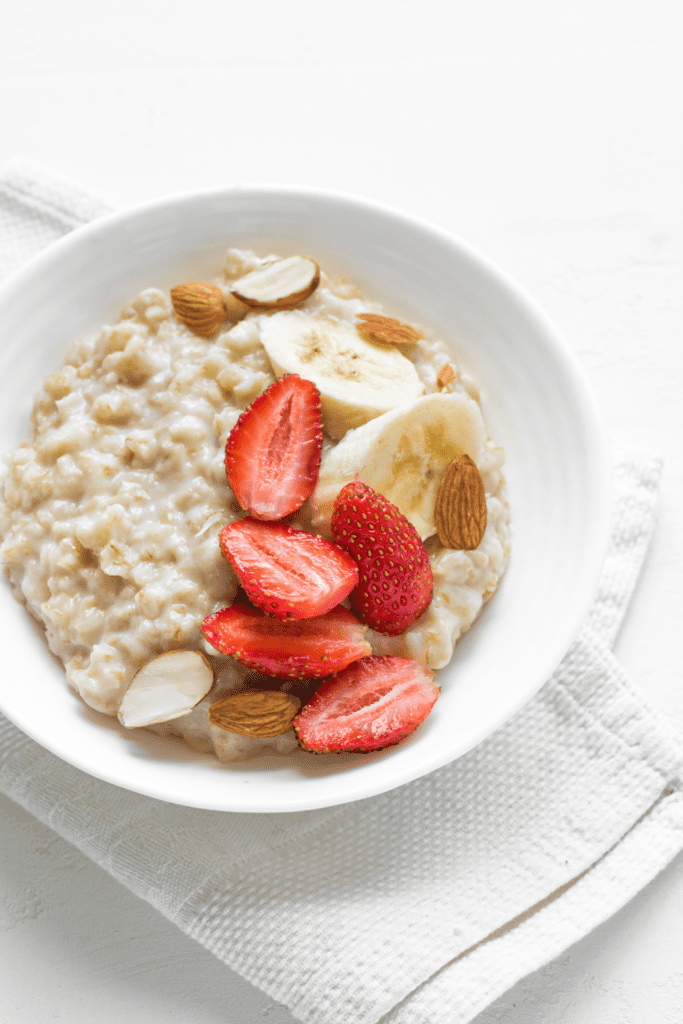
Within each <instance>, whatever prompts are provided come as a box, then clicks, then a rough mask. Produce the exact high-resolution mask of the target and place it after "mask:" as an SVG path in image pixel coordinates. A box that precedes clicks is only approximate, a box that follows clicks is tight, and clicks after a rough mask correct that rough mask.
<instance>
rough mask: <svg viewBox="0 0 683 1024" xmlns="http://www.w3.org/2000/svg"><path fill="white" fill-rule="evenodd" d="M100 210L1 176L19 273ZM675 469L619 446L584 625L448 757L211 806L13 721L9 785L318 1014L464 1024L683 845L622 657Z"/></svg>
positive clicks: (0, 225)
mask: <svg viewBox="0 0 683 1024" xmlns="http://www.w3.org/2000/svg"><path fill="white" fill-rule="evenodd" d="M104 211H105V207H103V206H102V204H100V203H98V202H96V201H95V200H93V199H91V198H90V197H88V196H84V195H83V194H82V193H80V192H79V191H78V190H77V189H75V188H73V187H71V186H68V185H65V184H64V183H62V182H59V181H56V180H55V179H53V178H50V177H47V176H46V175H45V174H43V173H42V172H39V171H36V170H35V169H33V168H30V167H23V168H22V167H15V168H13V169H11V170H8V171H7V172H6V173H5V174H4V176H0V267H1V268H2V271H4V272H5V273H7V272H9V271H10V270H12V269H13V268H14V267H16V266H18V265H20V264H21V262H22V261H23V260H26V259H28V258H29V257H30V256H32V255H33V254H34V253H36V252H37V251H39V250H40V249H41V248H42V247H43V246H44V245H46V244H48V243H49V242H50V241H53V240H54V239H56V238H58V237H59V236H60V235H62V234H63V233H64V232H66V231H68V230H70V229H72V228H73V227H75V226H77V225H78V224H80V223H83V222H85V221H87V220H88V219H90V218H92V217H94V216H97V215H98V214H100V213H102V212H104ZM659 474H660V464H659V461H658V460H656V459H653V458H651V457H650V456H649V455H647V454H642V453H636V454H634V453H633V452H623V453H618V454H617V455H616V456H615V511H614V526H613V535H612V545H611V549H610V552H609V555H608V558H607V561H606V564H605V568H604V572H603V576H602V580H601V584H600V588H599V593H598V595H597V598H596V600H595V603H594V606H593V608H592V610H591V613H590V615H589V617H588V619H587V622H586V624H585V626H584V629H583V631H582V633H581V636H580V637H579V639H578V640H577V641H576V642H575V643H574V645H573V646H572V648H571V649H570V651H569V652H568V653H567V655H566V657H565V658H564V660H563V662H562V664H561V666H560V667H559V668H558V670H557V671H556V672H555V673H554V675H553V676H552V678H551V679H549V680H548V682H547V683H546V684H545V686H544V687H543V689H542V690H541V691H540V692H539V694H538V695H537V696H536V697H535V698H534V699H533V700H532V701H531V702H530V703H529V704H527V706H526V707H525V708H523V709H522V711H520V712H519V713H518V714H517V715H516V716H515V717H514V718H513V719H512V720H511V721H509V722H508V723H507V724H506V725H505V726H503V727H502V728H500V729H499V730H498V731H497V732H496V733H495V734H494V735H493V736H491V737H490V738H489V739H488V740H486V741H485V742H484V743H482V744H480V746H479V747H477V748H476V749H475V750H473V751H471V752H470V753H469V754H467V755H466V756H464V757H462V758H461V759H460V760H458V761H456V762H455V763H454V764H451V765H447V766H446V767H444V768H441V769H439V770H438V771H435V772H433V773H432V774H430V775H428V776H426V777H425V778H422V779H419V780H417V781H416V782H412V783H409V784H408V785H405V786H403V787H401V788H399V789H397V790H394V791H392V792H390V793H386V794H383V795H381V796H377V797H372V798H370V799H367V800H363V801H360V802H357V803H353V804H349V805H344V806H342V807H335V808H331V809H327V810H317V811H308V812H301V813H294V814H264V815H252V814H231V813H218V812H209V811H201V810H195V809H189V808H183V807H178V806H175V805H171V804H166V803H162V802H160V801H156V800H152V799H149V798H147V797H143V796H138V795H136V794H134V793H128V792H126V791H124V790H121V789H119V788H117V787H115V786H111V785H109V784H107V783H104V782H100V781H98V780H96V779H93V778H90V777H88V776H87V775H84V774H83V773H82V772H80V771H78V770H77V769H76V768H72V767H71V766H69V765H68V764H66V763H64V762H63V761H61V760H60V759H59V758H57V757H55V756H54V755H52V754H50V753H48V752H47V751H45V750H43V749H42V748H41V747H39V746H38V745H37V744H36V743H34V742H33V741H32V740H30V739H28V738H27V737H26V736H24V735H23V734H22V733H21V732H20V731H19V730H18V729H16V728H15V727H14V726H13V725H12V724H11V723H10V722H8V721H7V720H6V719H3V718H2V717H1V716H0V790H2V791H3V792H4V793H6V794H7V795H8V796H9V797H11V798H12V799H13V800H15V801H17V802H18V803H20V804H22V805H23V806H24V807H25V808H26V809H28V810H29V811H31V812H32V813H33V814H34V815H35V816H36V817H38V818H39V819H40V820H41V821H43V822H45V823H47V824H49V825H50V826H52V828H53V829H54V830H55V831H56V832H58V833H59V834H60V835H61V836H63V837H64V838H66V839H68V840H69V841H70V842H72V843H73V844H74V845H76V846H77V847H78V848H79V849H81V850H82V851H83V852H84V853H86V854H87V855H88V856H89V857H91V858H92V859H93V860H94V861H96V862H97V863H98V864H100V865H101V866H103V867H104V868H106V869H107V870H108V871H109V872H110V873H111V874H112V875H113V876H114V877H115V878H118V879H119V880H120V881H121V882H123V884H124V885H126V886H128V887H129V888H130V889H131V890H132V891H133V892H136V893H137V894H138V895H140V896H141V897H142V898H143V899H145V900H147V901H148V902H149V903H151V904H152V905H153V906H155V907H156V908H157V909H158V910H160V911H161V912H162V913H163V914H165V915H166V916H167V917H168V918H169V919H170V920H172V921H175V923H176V924H177V925H178V927H180V928H181V929H182V930H183V931H184V932H185V933H186V934H188V935H190V936H192V937H193V938H195V939H197V940H198V941H199V942H201V943H203V945H205V946H206V947H207V948H208V949H210V950H211V951H212V952H213V953H215V954H216V956H218V957H220V958H221V959H222V960H223V961H224V962H225V963H226V964H229V965H230V966H231V967H232V968H234V969H235V970H236V971H239V972H240V973H241V974H242V975H243V976H244V977H245V978H247V979H248V980H249V981H251V982H252V983H253V984H255V985H258V986H260V987H261V988H262V989H264V990H265V991H266V992H267V993H268V994H269V995H270V996H271V997H273V998H274V999H277V1000H279V1001H280V1002H282V1003H284V1004H286V1005H287V1006H288V1007H289V1008H290V1010H291V1011H292V1013H293V1014H294V1015H295V1016H296V1017H298V1018H300V1019H301V1020H302V1021H310V1022H311V1024H350V1022H353V1024H375V1022H378V1021H380V1020H381V1021H382V1022H383V1024H465V1022H467V1021H471V1020H472V1018H473V1017H475V1016H476V1014H477V1013H479V1012H480V1011H481V1010H482V1009H484V1008H485V1007H486V1006H487V1005H488V1004H489V1003H491V1002H492V1001H493V1000H494V999H496V998H497V997H498V996H499V995H501V994H502V993H503V992H504V991H505V990H506V989H507V988H508V987H510V986H511V985H513V984H514V983H515V982H516V981H518V980H519V979H520V978H522V977H523V976H524V975H526V974H528V973H529V972H531V971H533V970H536V969H538V968H539V967H541V966H542V965H543V964H545V963H547V962H548V961H549V960H551V959H552V958H553V957H556V956H557V955H558V954H560V953H561V952H562V951H563V950H564V949H566V948H567V947H568V946H569V945H571V944H572V943H573V942H576V941H577V940H578V939H580V938H581V937H582V936H584V935H586V934H587V933H588V932H589V931H590V930H591V929H593V928H594V927H595V926H596V925H598V924H599V923H600V922H602V921H604V920H605V919H606V918H608V917H609V916H610V915H611V914H613V913H614V912H615V911H616V910H618V909H619V908H620V907H622V906H623V905H624V904H625V903H626V902H627V901H628V900H629V899H630V898H631V897H632V896H633V895H634V894H635V893H636V892H637V891H638V890H639V889H641V888H642V887H643V886H644V885H645V884H646V883H647V882H648V881H649V880H650V879H651V878H653V877H654V875H655V874H656V873H657V872H658V871H660V870H661V869H662V868H663V867H664V866H665V865H666V864H667V863H668V862H669V861H670V860H671V859H672V857H673V856H674V855H675V854H676V853H677V852H678V851H679V850H680V849H681V848H683V787H682V786H681V781H680V777H679V772H680V768H681V764H682V763H683V739H682V738H681V737H680V736H679V735H678V734H677V733H676V732H675V730H674V729H673V727H672V726H671V725H670V724H669V723H668V722H667V721H666V720H665V718H664V716H663V715H662V714H661V713H660V712H659V711H657V710H656V709H655V708H654V707H652V706H651V705H650V704H649V703H648V702H647V701H646V700H645V698H644V697H643V695H642V694H641V693H640V692H639V690H638V689H637V688H636V687H634V686H633V685H632V684H631V683H630V682H629V680H628V679H627V678H626V677H625V675H624V672H623V671H622V669H621V667H620V666H619V664H618V662H617V661H616V660H615V658H614V656H613V655H612V653H611V651H610V647H611V646H612V644H613V643H614V640H615V637H616V634H617V631H618V629H619V626H620V624H621V621H622V617H623V615H624V612H625V609H626V606H627V604H628V600H629V597H630V595H631V592H632V590H633V587H634V586H635V582H636V579H637V576H638V572H639V569H640V566H641V563H642V560H643V558H644V555H645V552H646V549H647V545H648V542H649V538H650V534H651V530H652V526H653V520H654V515H655V506H656V501H657V487H658V480H659Z"/></svg>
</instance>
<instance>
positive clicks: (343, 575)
mask: <svg viewBox="0 0 683 1024" xmlns="http://www.w3.org/2000/svg"><path fill="white" fill-rule="evenodd" d="M319 279H320V272H319V268H318V265H317V264H316V263H315V261H313V260H310V259H309V258H307V257H291V258H289V259H287V260H279V261H276V262H275V263H271V264H267V265H265V266H264V267H262V268H260V269H258V270H256V271H254V272H252V273H250V274H248V275H246V277H244V278H243V279H242V280H241V281H238V282H237V283H236V284H235V285H234V287H233V288H232V290H231V292H230V293H229V294H227V295H226V294H224V293H223V292H222V291H221V290H220V289H218V288H216V287H215V286H211V285H204V284H202V283H201V282H189V283H188V284H186V285H180V286H178V287H177V288H175V289H173V290H172V299H173V304H174V309H175V311H176V314H177V316H178V317H179V319H180V320H181V321H182V322H183V323H184V324H185V325H186V326H187V327H189V329H190V330H192V331H194V332H195V333H197V334H200V335H202V336H205V337H208V336H210V335H211V334H212V333H213V332H215V331H216V330H217V329H218V327H219V326H220V325H221V324H222V323H223V322H224V321H225V320H226V319H229V318H232V319H236V318H238V317H241V316H244V315H245V311H248V310H249V309H261V310H269V311H275V315H274V316H273V318H272V319H270V320H268V321H267V324H266V326H265V327H264V328H263V332H262V333H263V344H264V346H265V348H266V351H267V352H268V355H269V357H270V359H271V362H272V363H273V366H274V368H275V370H276V373H278V374H279V379H278V380H276V382H275V383H274V384H272V385H271V386H270V387H269V388H268V389H267V390H266V391H265V392H264V393H263V394H261V395H260V396H259V397H258V398H256V399H255V401H253V402H252V404H251V405H250V406H249V407H248V408H247V409H246V411H245V412H243V413H242V415H241V416H240V417H239V419H238V420H237V423H236V424H235V426H234V428H233V429H232V431H231V433H230V436H229V438H228V441H227V444H226V448H225V469H226V472H227V476H228V481H229V483H230V487H231V488H232V491H233V492H234V494H235V497H236V499H237V501H238V502H239V505H240V506H241V508H242V510H243V511H244V513H245V515H244V516H243V517H242V518H239V519H237V520H236V521H234V522H232V523H230V524H229V525H228V526H225V527H224V528H223V529H222V530H221V531H220V537H219V542H220V548H221V551H222V553H223V555H224V557H225V558H226V560H227V561H228V563H229V564H230V566H231V567H232V569H233V571H234V573H235V574H236V576H237V578H238V581H239V584H240V586H241V588H242V594H241V595H239V596H238V598H237V600H236V602H235V603H233V604H232V606H230V607H227V608H223V609H221V610H219V611H217V612H215V613H214V614H212V615H210V616H208V617H207V618H206V619H204V621H203V623H202V634H203V636H204V638H205V640H206V641H207V642H208V643H209V644H210V645H211V646H212V647H213V648H214V649H215V650H216V651H218V652H220V653H221V654H223V655H227V656H229V657H231V658H234V659H235V660H236V661H239V662H241V663H242V664H243V665H246V666H248V667H249V668H250V669H254V670H257V671H258V672H260V673H262V674H264V675H266V676H269V677H273V679H274V680H283V679H284V680H297V681H298V680H302V679H303V680H314V681H315V682H316V685H317V689H316V690H315V692H314V694H313V696H312V697H311V698H310V699H309V700H308V701H307V703H305V704H304V706H303V707H301V701H300V700H299V698H298V697H296V696H293V695H292V694H287V693H283V692H282V691H278V690H275V689H273V690H270V689H262V690H251V691H247V692H239V693H231V694H228V695H226V696H223V697H222V698H220V699H219V700H217V701H216V702H215V703H214V704H213V705H212V706H211V707H210V709H209V716H208V717H209V723H210V728H212V729H218V730H224V731H225V732H228V733H230V732H232V733H237V734H240V735H243V736H251V737H261V738H266V737H273V736H278V735H282V734H283V733H285V732H287V731H289V730H291V729H292V728H293V730H294V733H295V735H296V738H297V740H298V742H299V745H300V747H302V748H303V749H304V750H308V751H313V752H316V753H327V752H332V751H334V752H340V751H356V752H366V751H372V750H379V749H382V748H384V747H387V746H391V745H393V744H395V743H398V742H400V741H401V740H402V739H403V738H404V737H406V736H407V735H409V734H410V733H411V732H413V731H414V730H415V729H416V728H417V726H418V725H420V724H421V723H422V722H423V721H424V719H425V718H426V717H427V715H428V714H429V713H430V711H431V709H432V707H433V706H434V704H435V702H436V700H437V697H438V695H439V686H438V684H437V683H436V682H435V680H434V673H433V672H432V671H430V670H429V669H426V668H424V667H423V666H422V664H420V662H419V661H417V660H415V659H412V658H401V657H392V656H373V654H372V648H371V646H370V643H369V642H368V641H367V639H366V638H365V633H366V631H367V629H368V628H371V629H372V630H374V631H376V632H378V633H382V634H385V635H387V636H398V635H399V634H402V633H405V632H406V631H407V630H409V629H410V628H411V627H412V626H413V625H414V624H415V623H416V622H417V621H418V620H419V619H420V617H421V616H422V615H423V614H424V613H425V611H426V609H427V608H428V606H429V604H430V602H431V600H432V593H433V578H432V569H431V565H430V561H429V556H428V552H427V549H426V547H425V544H424V539H426V538H427V537H429V536H431V535H433V534H438V536H439V539H441V540H442V543H446V542H447V543H448V544H449V545H450V546H460V547H461V548H463V549H464V548H471V547H476V546H477V544H478V543H479V542H480V540H481V537H482V535H483V532H484V529H485V526H486V498H485V494H484V491H483V484H482V482H481V477H480V476H479V473H478V470H477V467H476V464H475V463H474V461H473V460H472V459H471V458H470V457H469V456H468V455H464V454H463V455H458V456H457V458H455V459H452V457H451V459H452V461H450V462H449V464H448V465H446V463H445V462H444V459H445V456H444V454H443V453H444V451H446V450H453V445H456V435H457V439H458V442H457V443H458V444H463V443H464V444H466V445H467V446H468V447H469V448H470V450H472V451H477V450H479V449H478V446H480V445H481V442H482V438H483V436H484V434H483V429H484V428H483V424H482V423H481V421H480V417H479V413H478V410H477V409H476V406H475V403H473V402H468V400H467V399H463V398H461V397H460V396H455V395H445V394H440V393H439V394H437V395H430V396H423V394H422V391H421V384H420V382H419V381H418V380H417V378H416V382H417V385H419V387H418V386H416V383H415V381H413V379H412V376H411V377H405V376H404V377H403V378H401V379H399V378H397V382H396V383H395V384H391V386H392V387H395V388H396V389H398V391H401V389H402V400H401V401H400V403H399V405H400V408H396V404H397V403H396V399H395V397H394V396H393V395H390V396H389V397H388V398H387V397H385V396H384V395H383V394H382V389H381V387H378V388H377V390H378V397H377V399H376V404H377V408H376V409H375V408H374V406H373V407H372V409H371V412H370V413H367V405H368V401H367V399H366V397H364V395H365V393H364V392H362V393H361V391H359V395H361V397H362V401H363V402H364V403H365V407H366V408H365V414H364V418H363V417H361V416H359V414H358V412H357V410H356V408H355V406H354V404H353V403H354V402H356V398H355V397H354V392H353V388H354V387H357V388H360V387H361V385H362V387H365V386H366V382H364V381H362V382H360V383H358V384H356V383H354V382H353V381H352V382H351V383H352V385H353V386H350V391H351V399H349V398H348V397H345V398H344V399H343V400H342V398H341V397H339V396H337V395H336V394H335V393H334V390H333V389H332V388H328V387H327V384H326V383H324V384H323V383H321V382H326V381H327V377H326V374H328V375H329V374H330V373H332V370H330V366H331V365H332V362H333V361H335V360H336V362H337V363H339V361H340V360H341V363H340V365H341V364H343V365H346V366H348V365H351V364H350V363H349V360H352V361H353V360H356V359H358V358H359V353H360V352H361V351H362V349H359V347H358V346H359V345H360V346H362V345H367V344H370V345H379V347H380V348H381V349H383V350H385V351H386V350H387V347H388V346H393V345H400V346H405V345H409V344H412V343H415V342H416V341H417V340H418V339H420V338H422V335H421V334H419V333H418V332H417V331H416V330H414V328H412V327H409V326H408V325H406V324H402V323H401V322H400V321H398V320H394V319H393V318H390V317H384V316H380V315H378V314H371V313H366V314H359V315H358V318H357V319H358V323H357V324H356V325H355V330H354V329H353V327H351V326H350V325H336V326H334V325H333V326H330V324H329V323H326V324H322V322H321V321H315V322H314V320H309V321H307V322H306V323H304V320H303V319H302V320H301V322H299V320H298V319H297V318H300V317H301V314H299V313H295V314H292V313H291V312H277V311H278V310H291V309H292V308H293V307H294V306H296V305H297V304H299V303H301V302H302V301H304V300H305V299H306V298H307V297H308V296H309V295H311V294H312V292H313V291H314V290H315V288H316V287H317V285H318V282H319ZM286 317H289V318H290V319H282V318H286ZM292 317H293V318H294V319H292ZM278 318H280V319H278ZM292 332H293V333H292ZM307 332H308V333H307ZM290 335H291V337H290ZM293 339H294V340H295V341H296V344H294V343H293ZM292 353H294V355H292ZM401 358H402V357H401ZM288 360H290V363H289V365H288ZM292 360H293V361H294V364H295V365H296V368H297V369H298V368H299V367H300V365H301V364H303V363H310V370H309V375H310V378H311V379H309V377H308V376H305V375H303V374H300V373H298V372H294V371H293V370H292V369H291V368H290V367H291V365H292V362H291V361H292ZM354 365H355V364H354ZM408 365H409V368H410V374H413V373H414V370H413V368H412V364H408ZM449 371H450V375H449ZM334 372H336V371H334ZM401 372H402V373H404V374H405V372H406V371H403V370H401ZM451 375H454V374H453V370H452V368H451V367H449V366H445V367H443V368H442V370H441V372H440V375H439V379H438V382H437V383H438V386H439V388H441V387H444V386H446V384H447V383H448V382H449V380H451V379H452V376H451ZM333 376H334V374H333ZM349 379H350V380H351V378H349ZM380 383H381V382H380ZM321 391H322V392H323V399H324V401H323V402H321ZM325 402H326V403H327V405H325ZM358 402H360V399H358ZM383 402H386V403H387V404H386V407H385V406H384V405H383V404H382V403H383ZM367 415H370V417H371V418H370V420H367ZM340 417H342V418H345V419H346V426H345V427H344V429H343V430H342V431H341V434H340V435H337V432H336V431H337V426H338V424H339V422H340ZM323 424H324V425H325V428H326V430H327V432H328V434H330V436H332V437H333V438H334V439H335V440H338V439H339V436H343V434H344V431H348V432H347V433H346V437H344V439H343V440H342V441H340V443H339V444H338V445H337V446H336V447H334V448H332V449H331V451H330V453H328V455H329V457H327V456H326V457H327V466H326V469H325V472H324V473H323V472H322V471H321V451H322V445H323ZM349 425H350V426H351V429H349ZM449 432H450V433H453V435H454V437H453V439H451V438H450V434H449ZM463 438H464V439H465V441H464V442H463ZM445 441H446V442H447V443H445ZM411 443H412V444H414V445H416V446H417V448H416V450H419V452H420V458H419V459H418V458H416V457H415V452H414V450H413V449H412V448H411ZM449 446H450V447H449ZM378 449H381V450H383V451H384V452H385V458H384V459H383V460H377V459H376V458H375V452H376V451H377V450H378ZM399 449H400V450H404V451H405V452H407V455H406V459H407V460H408V461H406V463H405V467H403V466H402V465H400V464H398V463H396V460H394V462H395V463H396V465H398V469H395V472H394V477H393V478H392V479H387V480H386V481H385V480H384V478H383V476H382V473H384V472H385V469H386V465H385V464H386V462H387V459H386V451H387V450H396V451H398V450H399ZM456 450H458V451H462V450H463V449H462V448H457V445H456ZM373 460H374V461H373ZM359 468H360V470H361V471H362V473H363V481H365V482H362V481H361V479H360V476H359ZM373 474H374V476H373ZM344 477H346V479H347V481H348V482H344ZM340 478H341V483H340ZM375 479H377V481H378V482H379V483H380V484H381V488H382V489H381V490H380V489H379V488H377V489H376V488H374V487H373V486H371V485H370V483H368V480H371V481H374V480H375ZM434 480H436V481H437V483H438V480H441V481H442V486H441V488H440V489H439V493H438V495H437V494H436V487H437V483H434ZM335 481H336V486H335ZM428 481H429V483H428ZM316 488H317V490H316ZM314 491H315V496H314V501H313V504H312V515H313V518H312V522H313V524H314V526H313V528H314V529H316V528H317V526H318V524H319V522H321V523H322V524H324V528H323V531H322V532H327V535H328V536H329V534H330V533H331V538H332V539H326V537H323V536H321V535H320V533H318V532H316V533H313V532H309V531H308V530H305V529H300V528H297V527H294V526H291V525H289V524H288V523H285V522H283V520H284V519H285V518H286V517H289V516H291V515H292V514H294V513H296V512H297V511H298V510H300V509H301V508H302V506H303V505H304V503H305V502H306V501H307V500H308V499H309V498H311V497H312V496H313V495H314ZM387 493H390V494H391V496H392V497H394V496H395V500H397V501H399V502H400V503H401V505H402V506H403V507H405V508H406V513H407V514H406V515H404V514H403V512H402V511H401V510H400V509H399V507H397V504H394V503H392V501H391V500H390V499H389V498H388V497H387ZM316 516H317V517H318V519H316ZM164 659H165V660H164ZM188 659H189V660H188ZM190 670H191V675H192V686H191V687H189V689H187V692H186V693H185V694H184V695H183V697H182V698H177V699H176V698H174V697H173V693H172V691H173V685H172V677H173V673H178V672H181V671H190ZM169 673H170V675H169ZM211 673H212V670H211V669H210V667H209V666H208V663H207V662H206V660H205V659H203V657H202V656H201V655H199V654H196V653H190V652H170V653H168V654H167V655H163V656H161V657H160V658H157V659H155V660H154V661H153V662H150V663H149V664H148V665H147V666H145V667H144V668H143V669H142V670H141V671H140V673H138V676H137V677H136V679H135V680H134V684H133V685H132V686H131V688H130V690H129V692H128V694H127V695H126V698H125V699H124V702H123V704H122V712H121V714H120V716H119V717H120V720H121V721H122V722H123V723H124V724H125V725H144V724H147V723H149V722H153V721H159V720H160V718H159V711H158V707H156V705H155V701H154V700H152V699H151V698H150V693H151V692H152V691H153V690H154V688H155V687H157V688H158V690H159V694H160V697H159V701H157V702H156V703H157V704H159V703H160V702H161V700H162V696H163V701H165V704H164V707H165V708H166V706H167V712H166V711H162V713H161V714H162V717H163V715H164V714H165V716H166V718H171V717H174V716H177V715H182V714H186V713H187V712H188V711H189V710H190V708H191V707H192V706H194V704H196V702H197V701H199V700H201V699H202V698H203V697H204V696H205V695H206V694H207V693H208V692H209V691H210V689H211V686H212V683H213V677H212V674H211ZM321 679H322V680H323V681H322V682H320V683H318V680H321ZM167 691H168V692H167ZM155 708H156V710H155ZM155 714H156V716H157V717H155Z"/></svg>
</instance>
